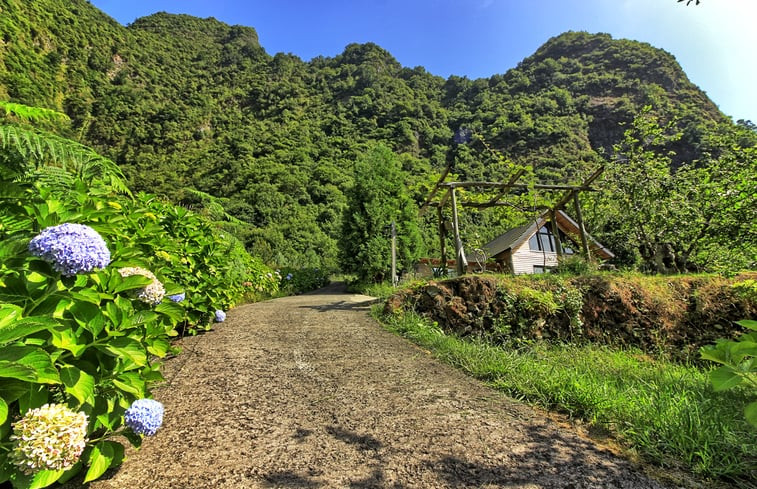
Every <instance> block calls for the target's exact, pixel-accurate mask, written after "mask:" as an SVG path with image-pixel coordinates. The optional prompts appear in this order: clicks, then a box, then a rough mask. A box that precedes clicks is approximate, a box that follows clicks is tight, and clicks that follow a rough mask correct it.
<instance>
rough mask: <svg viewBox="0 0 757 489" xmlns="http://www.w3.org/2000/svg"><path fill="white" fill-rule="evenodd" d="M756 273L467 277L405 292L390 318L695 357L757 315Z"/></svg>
mask: <svg viewBox="0 0 757 489" xmlns="http://www.w3.org/2000/svg"><path fill="white" fill-rule="evenodd" d="M756 278H757V274H752V275H741V276H739V277H735V278H732V279H726V278H723V277H716V276H676V277H639V276H623V275H614V274H599V275H589V276H582V277H572V278H565V277H495V276H471V275H467V276H463V277H460V278H456V279H451V280H445V281H439V282H431V283H428V284H426V285H423V286H419V287H417V288H415V289H413V290H409V291H403V292H400V293H398V294H396V295H394V296H393V297H391V298H390V299H389V300H388V301H387V304H386V308H385V312H386V313H388V314H391V313H396V312H398V311H402V310H407V309H412V310H414V311H416V312H418V313H420V314H422V315H424V316H427V317H429V318H431V319H432V320H434V321H436V322H437V323H438V324H439V325H440V326H441V327H442V328H444V329H445V330H447V331H451V332H454V333H456V334H459V335H461V336H467V335H483V336H487V337H489V338H490V339H494V340H495V341H497V340H499V341H502V342H508V341H513V340H516V341H517V340H521V339H522V340H530V339H549V340H555V341H569V342H579V343H580V342H585V341H593V342H597V343H602V344H608V345H615V346H633V347H638V348H641V349H642V350H644V351H648V352H655V353H657V352H666V353H668V354H669V355H670V356H671V357H672V358H677V359H696V358H698V351H699V348H700V347H701V346H703V345H707V344H710V343H714V342H715V340H716V339H718V338H731V337H734V336H737V335H738V334H739V333H740V332H741V331H742V329H741V328H740V327H739V326H738V325H736V324H735V323H734V321H737V320H740V319H750V318H754V317H757V282H755V279H756Z"/></svg>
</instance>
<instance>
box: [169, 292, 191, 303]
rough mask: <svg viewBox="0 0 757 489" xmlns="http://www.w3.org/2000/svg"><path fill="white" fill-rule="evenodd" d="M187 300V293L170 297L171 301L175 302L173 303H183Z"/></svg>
mask: <svg viewBox="0 0 757 489" xmlns="http://www.w3.org/2000/svg"><path fill="white" fill-rule="evenodd" d="M186 298H187V294H186V292H182V293H181V294H174V295H169V296H168V299H169V300H171V301H173V302H181V301H183V300H184V299H186Z"/></svg>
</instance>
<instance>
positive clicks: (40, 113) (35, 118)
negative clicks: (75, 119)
mask: <svg viewBox="0 0 757 489" xmlns="http://www.w3.org/2000/svg"><path fill="white" fill-rule="evenodd" d="M0 109H2V111H3V112H4V113H5V115H6V117H8V116H14V117H15V118H16V119H18V120H20V121H23V122H32V123H40V122H68V121H70V120H71V119H70V118H69V117H68V116H67V115H66V114H64V113H63V112H58V111H57V110H51V109H43V108H41V107H31V106H29V105H24V104H16V103H13V102H6V101H2V100H0Z"/></svg>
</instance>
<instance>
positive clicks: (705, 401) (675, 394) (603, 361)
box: [383, 312, 757, 487]
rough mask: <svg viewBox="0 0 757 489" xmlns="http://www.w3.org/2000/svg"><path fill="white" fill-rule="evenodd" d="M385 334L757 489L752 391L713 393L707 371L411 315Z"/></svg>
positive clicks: (645, 453)
mask: <svg viewBox="0 0 757 489" xmlns="http://www.w3.org/2000/svg"><path fill="white" fill-rule="evenodd" d="M383 320H384V321H385V323H386V325H387V328H389V329H390V330H392V331H394V332H396V333H399V334H401V335H403V336H405V337H407V338H409V339H411V340H412V341H414V342H415V343H417V344H418V345H420V346H422V347H424V348H427V349H429V350H431V351H432V352H433V353H434V354H435V355H436V356H437V357H438V358H440V359H441V360H443V361H445V362H447V363H449V364H451V365H453V366H456V367H459V368H461V369H462V370H464V371H465V372H467V373H468V374H470V375H472V376H473V377H476V378H478V379H481V380H484V381H486V382H487V383H489V384H490V385H491V386H493V387H494V388H496V389H499V390H501V391H504V392H506V393H507V394H509V395H510V396H512V397H515V398H517V399H521V400H525V401H528V402H532V403H535V404H538V405H539V406H542V407H544V408H547V409H551V410H556V411H560V412H563V413H566V414H568V415H570V416H571V417H575V418H580V419H583V420H586V421H587V422H589V423H591V424H592V425H593V426H601V427H603V428H605V429H607V430H608V431H609V432H610V433H612V434H613V435H614V436H615V437H616V438H617V439H618V440H619V441H620V442H621V443H622V444H623V445H625V446H626V447H628V448H629V449H631V450H633V451H635V452H636V453H638V454H639V455H640V456H641V457H643V458H644V459H645V460H648V461H650V462H653V463H655V464H657V465H660V466H662V467H667V466H679V467H680V466H684V467H686V468H688V470H691V471H692V472H693V473H695V474H697V475H698V476H700V477H705V478H713V479H721V480H731V481H734V482H736V483H737V484H738V485H739V486H740V487H757V482H755V481H757V456H755V454H757V433H756V432H755V431H754V429H753V428H751V427H750V426H749V425H748V424H747V423H746V421H745V420H744V418H743V415H742V410H743V406H744V404H745V403H746V400H747V393H746V392H744V391H739V390H735V391H727V392H720V393H715V392H713V391H712V389H711V387H710V385H709V382H708V379H707V376H706V371H705V370H703V369H701V368H697V367H692V366H684V365H680V364H674V363H670V362H668V361H665V360H659V359H653V358H650V357H649V356H647V355H644V354H642V353H640V352H638V351H621V350H617V349H610V348H608V347H604V346H597V345H582V346H555V345H548V344H546V343H540V342H534V343H531V344H527V345H525V346H524V345H520V346H519V347H518V348H517V349H508V348H505V347H500V346H494V345H490V344H487V343H485V342H483V341H482V340H464V339H461V338H458V337H455V336H451V335H447V334H445V333H444V332H443V331H442V330H441V329H439V328H438V327H436V326H435V325H434V324H433V323H430V322H429V321H428V320H426V319H423V318H421V317H419V316H417V315H415V314H413V313H411V312H408V313H405V314H401V315H395V316H391V317H388V318H383Z"/></svg>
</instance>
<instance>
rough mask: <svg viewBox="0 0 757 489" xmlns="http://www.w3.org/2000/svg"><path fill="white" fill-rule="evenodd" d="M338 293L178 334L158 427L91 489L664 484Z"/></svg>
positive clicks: (366, 304)
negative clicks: (442, 359)
mask: <svg viewBox="0 0 757 489" xmlns="http://www.w3.org/2000/svg"><path fill="white" fill-rule="evenodd" d="M370 303H371V298H369V297H365V296H356V295H350V294H347V293H346V292H344V289H343V287H340V285H339V284H335V285H332V286H330V287H327V288H325V289H322V290H320V291H318V292H317V293H314V294H306V295H301V296H296V297H287V298H282V299H276V300H272V301H267V302H262V303H256V304H250V305H245V306H242V307H238V308H236V309H233V310H232V311H230V312H229V314H228V318H227V320H226V322H225V323H223V324H221V325H218V327H217V328H216V329H215V330H214V331H212V332H209V333H206V334H203V335H200V336H196V337H190V338H186V339H184V341H183V347H184V353H182V354H181V355H180V356H179V357H177V358H175V359H172V360H170V361H168V362H167V363H166V366H165V375H166V378H167V380H168V382H167V383H166V384H165V385H163V386H161V387H160V388H158V389H156V390H155V392H154V394H155V398H156V399H158V400H160V401H161V402H163V403H164V404H165V407H166V417H165V422H164V425H163V427H162V428H161V430H160V431H159V432H158V434H157V435H156V436H155V437H152V438H149V439H146V440H145V443H144V445H143V447H142V448H141V449H140V450H139V451H133V450H128V451H127V455H128V459H127V460H126V461H125V462H124V464H123V465H122V466H121V468H119V469H118V470H116V471H113V472H112V473H108V474H107V475H106V478H104V479H100V480H99V481H96V482H95V483H93V484H91V485H90V487H91V488H93V489H106V488H118V489H122V488H129V489H139V488H151V489H162V488H193V489H204V488H235V489H239V488H258V487H260V488H269V487H270V488H273V487H281V488H327V487H334V488H427V487H428V488H461V487H476V488H495V487H497V488H500V487H504V488H522V489H525V488H530V489H531V488H644V489H654V488H662V487H665V486H663V485H662V484H660V483H658V482H655V481H652V480H650V479H648V478H647V477H646V476H645V475H644V474H643V473H642V472H641V471H640V470H639V469H638V468H636V467H635V466H633V465H632V464H630V463H629V462H627V461H624V460H623V459H620V458H618V457H616V456H614V455H613V454H612V453H611V452H610V451H609V450H607V449H604V448H601V447H598V446H597V445H595V444H594V443H593V442H591V441H589V440H587V439H585V438H582V437H581V436H579V435H578V434H576V433H575V432H574V431H572V430H570V429H569V428H566V427H561V426H558V425H557V423H554V422H551V421H549V420H545V417H544V416H543V414H542V413H540V412H538V411H536V410H534V409H532V408H530V407H528V406H525V405H522V404H519V403H516V402H514V401H512V400H511V399H509V398H507V397H504V396H503V395H501V394H499V393H497V392H495V391H492V390H491V389H489V388H487V387H486V386H484V385H482V384H481V383H479V382H477V381H475V380H472V379H470V378H468V377H466V376H464V375H463V374H461V373H459V372H457V371H456V370H454V369H452V368H451V367H448V366H446V365H443V364H441V363H439V362H438V361H436V360H434V359H433V358H432V357H431V356H430V355H429V354H428V353H427V352H425V351H423V350H421V349H419V348H417V347H415V346H414V345H412V344H410V343H408V342H407V341H405V340H404V339H402V338H399V337H397V336H395V335H393V334H391V333H389V332H386V331H385V330H383V329H382V328H381V326H380V325H379V324H377V323H376V321H374V320H373V319H371V318H370V316H369V314H368V310H369V308H370Z"/></svg>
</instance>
